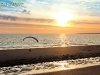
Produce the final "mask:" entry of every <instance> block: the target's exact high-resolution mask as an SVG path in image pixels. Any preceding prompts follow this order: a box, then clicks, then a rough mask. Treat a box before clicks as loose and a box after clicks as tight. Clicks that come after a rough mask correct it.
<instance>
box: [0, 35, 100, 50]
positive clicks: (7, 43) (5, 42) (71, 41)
mask: <svg viewBox="0 0 100 75" xmlns="http://www.w3.org/2000/svg"><path fill="white" fill-rule="evenodd" d="M28 36H32V37H35V38H37V39H38V41H39V42H37V41H36V40H34V39H32V38H27V39H25V40H24V41H23V39H24V38H25V37H28ZM72 45H100V34H0V50H7V49H19V48H38V47H54V46H72Z"/></svg>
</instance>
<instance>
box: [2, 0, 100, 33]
mask: <svg viewBox="0 0 100 75" xmlns="http://www.w3.org/2000/svg"><path fill="white" fill-rule="evenodd" d="M61 33H66V34H74V33H100V0H0V34H61Z"/></svg>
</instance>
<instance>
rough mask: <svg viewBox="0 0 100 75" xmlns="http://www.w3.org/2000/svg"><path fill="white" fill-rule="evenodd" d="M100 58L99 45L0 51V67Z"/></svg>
mask: <svg viewBox="0 0 100 75" xmlns="http://www.w3.org/2000/svg"><path fill="white" fill-rule="evenodd" d="M94 56H100V45H90V46H88V45H87V46H68V47H48V48H35V49H13V50H0V66H13V65H21V64H31V63H38V62H45V61H55V60H57V61H58V60H66V59H77V58H85V57H94Z"/></svg>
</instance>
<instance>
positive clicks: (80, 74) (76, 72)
mask: <svg viewBox="0 0 100 75" xmlns="http://www.w3.org/2000/svg"><path fill="white" fill-rule="evenodd" d="M31 75H32V74H31ZM34 75H100V66H92V67H86V68H79V69H71V70H63V71H57V72H50V73H42V74H34Z"/></svg>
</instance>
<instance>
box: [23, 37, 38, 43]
mask: <svg viewBox="0 0 100 75" xmlns="http://www.w3.org/2000/svg"><path fill="white" fill-rule="evenodd" d="M27 38H32V39H35V40H36V41H37V42H39V41H38V39H37V38H35V37H32V36H28V37H25V38H24V39H23V41H24V40H25V39H27Z"/></svg>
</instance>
